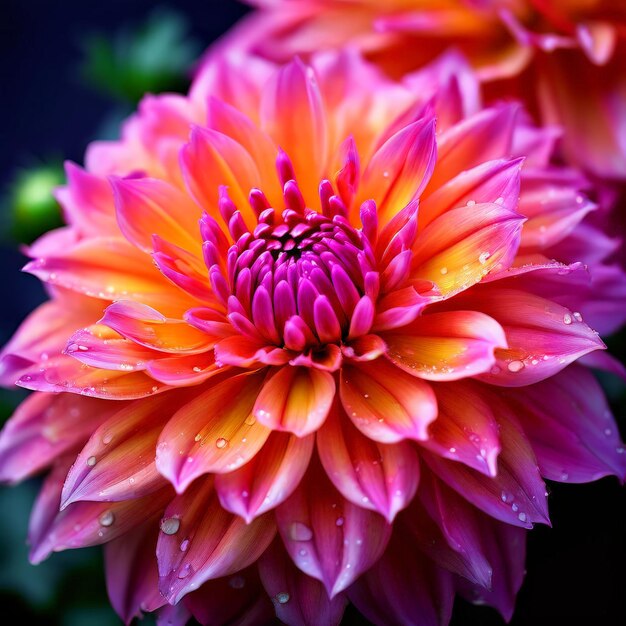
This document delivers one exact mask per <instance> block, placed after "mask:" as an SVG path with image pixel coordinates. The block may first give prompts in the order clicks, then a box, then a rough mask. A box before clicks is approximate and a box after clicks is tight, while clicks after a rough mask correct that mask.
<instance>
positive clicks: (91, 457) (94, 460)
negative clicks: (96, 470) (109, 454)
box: [87, 456, 96, 467]
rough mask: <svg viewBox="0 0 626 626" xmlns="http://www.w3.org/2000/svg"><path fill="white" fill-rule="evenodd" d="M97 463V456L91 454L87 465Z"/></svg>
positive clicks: (91, 465) (90, 465)
mask: <svg viewBox="0 0 626 626" xmlns="http://www.w3.org/2000/svg"><path fill="white" fill-rule="evenodd" d="M95 464H96V457H95V456H90V457H89V458H88V459H87V465H89V467H93V466H94V465H95Z"/></svg>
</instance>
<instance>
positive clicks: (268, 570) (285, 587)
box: [259, 540, 347, 626]
mask: <svg viewBox="0 0 626 626" xmlns="http://www.w3.org/2000/svg"><path fill="white" fill-rule="evenodd" d="M259 573H260V575H261V581H262V582H263V586H264V587H265V591H266V592H267V594H268V595H269V596H270V598H272V602H273V603H274V608H275V610H276V617H277V618H278V619H279V620H280V621H281V623H283V622H284V623H285V624H291V625H292V626H338V625H339V623H340V622H341V618H342V616H343V612H344V610H345V607H346V604H347V598H346V597H345V595H344V594H339V595H336V596H335V597H333V598H332V599H330V598H329V597H328V594H327V593H326V589H325V588H324V585H322V584H321V583H320V582H318V581H317V580H316V579H315V578H312V577H311V576H307V575H306V574H303V573H302V572H301V571H300V570H299V569H297V568H296V567H295V566H294V564H293V562H292V561H291V559H290V558H289V556H288V555H287V554H286V552H285V549H284V548H283V546H282V545H281V542H280V541H279V540H275V541H274V543H273V544H272V545H271V546H270V548H269V549H268V550H266V551H265V553H264V554H263V556H262V557H261V559H260V560H259Z"/></svg>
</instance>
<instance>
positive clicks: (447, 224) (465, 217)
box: [412, 203, 524, 297]
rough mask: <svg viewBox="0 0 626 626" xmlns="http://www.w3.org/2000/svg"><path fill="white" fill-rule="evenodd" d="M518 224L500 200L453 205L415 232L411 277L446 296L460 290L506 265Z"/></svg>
mask: <svg viewBox="0 0 626 626" xmlns="http://www.w3.org/2000/svg"><path fill="white" fill-rule="evenodd" d="M523 222H524V218H523V217H522V216H521V215H519V214H518V213H515V212H514V211H512V210H511V209H508V208H506V207H504V206H502V205H500V204H488V203H485V204H476V205H472V206H465V207H461V208H457V209H452V210H450V211H448V212H447V213H444V214H443V215H441V216H440V217H438V218H437V219H435V220H433V222H431V223H430V224H429V225H428V226H427V227H426V228H424V229H423V230H422V231H421V232H420V233H419V234H418V237H417V239H416V241H415V244H414V246H413V271H412V275H413V276H414V277H415V278H416V279H421V280H429V281H432V282H433V283H435V284H436V285H437V287H438V288H439V290H440V291H441V293H442V294H443V295H445V296H446V297H450V296H451V295H453V294H455V293H458V292H459V291H463V290H465V289H467V288H468V287H470V286H472V285H473V284H474V283H477V282H479V281H480V280H482V278H483V277H484V276H486V275H487V274H488V273H489V272H490V271H491V270H493V269H494V268H496V267H497V268H503V267H504V268H506V267H508V266H509V265H510V264H511V262H512V261H513V258H514V257H515V254H516V253H517V249H518V246H519V241H520V232H521V228H522V224H523Z"/></svg>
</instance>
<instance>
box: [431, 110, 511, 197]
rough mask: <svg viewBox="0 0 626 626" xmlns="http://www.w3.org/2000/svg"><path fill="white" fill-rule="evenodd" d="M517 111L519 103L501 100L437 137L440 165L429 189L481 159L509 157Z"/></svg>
mask: <svg viewBox="0 0 626 626" xmlns="http://www.w3.org/2000/svg"><path fill="white" fill-rule="evenodd" d="M518 111H519V104H517V103H507V104H500V105H498V106H495V107H492V108H488V109H483V110H481V111H479V112H478V113H476V114H474V115H472V116H471V117H468V118H466V119H464V120H463V121H461V122H460V123H458V124H454V125H453V126H452V127H451V128H450V129H447V130H446V131H445V132H443V133H442V134H441V135H440V137H439V138H438V141H437V146H438V158H437V167H436V169H435V172H434V173H433V176H432V178H431V181H430V185H429V187H428V189H427V190H426V191H427V192H429V191H430V190H431V189H433V190H435V189H440V188H441V187H442V186H443V185H444V184H445V183H446V182H448V181H449V180H450V179H451V178H453V177H454V176H456V175H457V174H460V173H461V172H463V171H465V170H471V169H472V168H474V167H476V166H478V165H480V164H481V163H486V162H487V161H491V160H493V159H501V158H508V156H509V155H510V154H511V147H512V142H513V131H514V129H515V127H516V124H517V115H518ZM511 208H513V207H511Z"/></svg>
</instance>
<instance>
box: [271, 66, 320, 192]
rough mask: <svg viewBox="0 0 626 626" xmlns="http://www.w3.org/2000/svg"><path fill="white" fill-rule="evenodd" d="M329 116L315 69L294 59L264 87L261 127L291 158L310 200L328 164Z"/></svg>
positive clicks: (298, 178) (300, 182)
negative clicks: (327, 116)
mask: <svg viewBox="0 0 626 626" xmlns="http://www.w3.org/2000/svg"><path fill="white" fill-rule="evenodd" d="M326 124H327V122H326V117H325V110H324V104H323V102H322V96H321V93H320V89H319V87H318V85H317V81H316V78H315V74H314V71H313V70H312V69H311V68H307V67H306V66H305V65H304V64H303V63H302V62H301V61H300V60H299V59H295V60H293V61H291V62H290V63H288V64H287V65H285V66H284V67H282V68H281V69H280V70H279V71H278V72H276V73H275V74H274V76H273V77H272V79H271V80H270V81H269V83H268V84H267V85H266V86H265V87H264V89H263V95H262V100H261V127H262V128H263V130H264V131H265V132H267V134H268V135H270V137H271V138H272V139H273V140H274V142H275V143H276V145H278V146H280V147H281V148H282V149H283V150H285V152H287V154H288V155H289V157H290V158H291V162H292V163H293V166H294V170H295V172H296V177H297V180H298V185H299V187H300V189H301V190H302V193H303V195H304V197H305V199H307V200H308V201H309V202H312V200H313V199H314V198H316V197H317V191H318V190H317V187H318V184H319V181H320V180H321V178H322V172H323V171H324V168H325V165H326V151H327V146H326V135H327V129H326Z"/></svg>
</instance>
